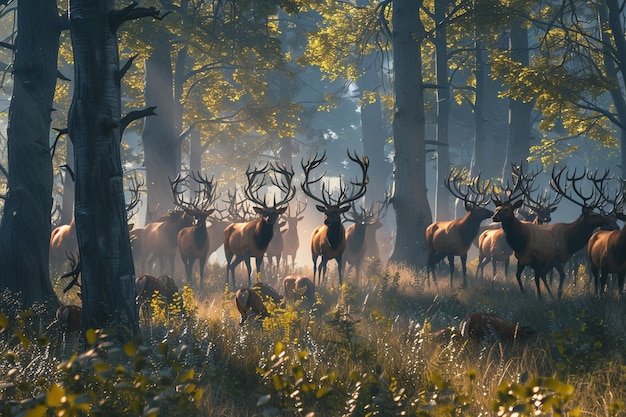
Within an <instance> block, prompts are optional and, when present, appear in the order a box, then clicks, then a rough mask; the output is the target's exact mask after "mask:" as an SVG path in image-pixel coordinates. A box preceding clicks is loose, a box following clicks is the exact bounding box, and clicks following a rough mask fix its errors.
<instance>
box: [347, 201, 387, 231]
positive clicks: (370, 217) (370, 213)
mask: <svg viewBox="0 0 626 417" xmlns="http://www.w3.org/2000/svg"><path fill="white" fill-rule="evenodd" d="M388 207H389V195H388V194H386V195H385V200H384V201H374V202H372V204H371V205H370V206H369V208H366V207H364V206H363V204H361V212H360V213H359V212H358V211H357V210H356V206H355V205H354V204H352V210H350V211H349V212H347V213H345V214H344V217H345V219H346V221H349V222H353V223H361V222H362V223H365V224H370V225H371V224H374V223H376V222H377V221H379V220H380V219H382V218H383V217H385V216H386V215H387V208H388Z"/></svg>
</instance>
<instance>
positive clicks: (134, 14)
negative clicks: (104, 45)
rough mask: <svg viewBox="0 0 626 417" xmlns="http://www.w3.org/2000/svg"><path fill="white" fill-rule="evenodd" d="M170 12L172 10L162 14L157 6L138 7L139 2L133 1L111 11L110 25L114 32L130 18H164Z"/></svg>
mask: <svg viewBox="0 0 626 417" xmlns="http://www.w3.org/2000/svg"><path fill="white" fill-rule="evenodd" d="M168 14H170V12H165V13H163V14H161V11H160V10H157V8H156V7H137V3H136V2H133V3H131V4H130V5H129V6H127V7H124V8H123V9H121V10H114V11H112V12H111V13H109V27H110V29H111V31H112V32H117V30H118V29H119V28H120V26H122V23H124V22H127V21H129V20H135V19H140V18H142V17H152V18H154V19H157V20H162V19H163V18H164V17H165V16H167V15H168Z"/></svg>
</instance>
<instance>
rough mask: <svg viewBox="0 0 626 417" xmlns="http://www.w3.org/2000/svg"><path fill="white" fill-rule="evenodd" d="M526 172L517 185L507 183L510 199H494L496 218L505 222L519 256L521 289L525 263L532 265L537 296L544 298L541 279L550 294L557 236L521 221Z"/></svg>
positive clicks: (517, 181) (516, 253)
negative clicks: (548, 277)
mask: <svg viewBox="0 0 626 417" xmlns="http://www.w3.org/2000/svg"><path fill="white" fill-rule="evenodd" d="M525 180H526V177H525V176H524V175H516V176H515V181H514V186H513V188H511V187H510V186H507V189H506V190H505V193H504V194H505V195H506V196H507V199H506V200H501V199H500V197H498V196H497V195H496V194H495V193H494V195H493V196H492V200H493V202H494V203H495V205H496V209H495V213H494V215H493V220H494V221H495V222H501V223H502V230H504V234H505V236H506V241H507V242H508V243H509V245H510V246H511V249H513V254H514V255H515V257H516V258H517V271H516V273H515V277H516V278H517V283H518V284H519V288H520V291H521V292H524V287H523V286H522V279H521V275H522V271H523V270H524V267H525V266H530V267H531V268H532V269H533V270H534V271H535V285H536V287H537V297H539V298H540V297H541V289H540V287H539V280H540V279H542V280H543V282H544V285H545V286H546V289H547V291H548V293H549V294H550V295H552V292H551V291H550V287H549V286H548V283H547V282H546V273H547V270H548V268H549V267H550V266H551V262H552V260H553V259H554V255H555V253H556V248H555V246H556V243H555V237H554V235H553V233H552V232H551V231H550V230H547V229H545V228H543V226H540V225H536V224H533V223H528V222H524V221H521V220H519V219H518V218H517V217H516V216H515V211H516V210H517V209H519V208H520V207H521V206H522V204H523V200H521V199H520V197H522V196H523V195H524V192H525V191H526V186H525V184H524V181H525Z"/></svg>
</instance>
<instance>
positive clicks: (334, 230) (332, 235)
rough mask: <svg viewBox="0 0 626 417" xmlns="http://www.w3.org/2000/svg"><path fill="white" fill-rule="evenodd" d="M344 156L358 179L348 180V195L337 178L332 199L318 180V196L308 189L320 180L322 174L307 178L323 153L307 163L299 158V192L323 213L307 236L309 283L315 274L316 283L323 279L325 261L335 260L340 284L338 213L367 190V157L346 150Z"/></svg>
mask: <svg viewBox="0 0 626 417" xmlns="http://www.w3.org/2000/svg"><path fill="white" fill-rule="evenodd" d="M348 158H350V160H351V161H353V162H356V163H357V165H358V166H359V168H360V169H361V174H362V175H361V179H360V180H357V181H356V182H351V183H350V187H351V189H350V191H351V193H350V194H348V191H349V190H348V185H347V184H345V183H344V182H343V181H341V180H340V184H339V196H338V197H337V198H336V199H333V198H332V193H331V192H330V191H329V190H328V189H327V185H326V183H324V182H322V190H321V194H322V196H321V197H318V196H317V195H315V194H314V193H313V191H311V185H312V184H315V183H317V182H320V181H321V180H322V178H323V175H322V176H320V177H318V178H317V179H314V180H312V179H311V172H312V171H313V170H314V169H315V168H317V167H319V166H320V165H321V164H322V163H323V162H324V161H325V160H326V153H324V154H323V155H322V156H321V157H320V158H318V157H317V155H316V156H315V158H309V159H308V161H307V162H304V159H303V160H302V169H303V170H304V175H305V179H304V182H302V191H304V194H306V195H307V196H308V197H309V198H310V199H312V200H314V201H317V202H318V203H321V204H318V205H316V206H315V208H317V210H318V211H319V212H321V213H324V218H323V219H324V224H322V225H320V226H317V227H316V228H315V230H314V231H313V234H312V235H311V257H312V258H313V282H314V283H315V278H316V277H317V280H318V281H317V283H318V284H319V283H321V281H322V279H325V278H326V265H327V263H328V261H329V260H331V259H335V260H336V261H337V270H338V275H339V286H341V285H343V275H342V274H343V253H344V251H345V249H346V230H345V228H344V227H343V224H342V223H341V216H342V214H344V213H346V212H347V211H348V210H350V204H351V203H352V202H353V201H356V200H358V199H359V198H361V197H363V196H364V195H365V191H366V189H367V182H368V177H367V169H368V167H369V159H368V158H367V157H366V156H364V157H362V158H361V157H359V156H358V155H356V154H355V155H354V156H352V155H351V154H350V151H348ZM319 257H321V261H320V264H319V266H318V265H317V260H318V258H319Z"/></svg>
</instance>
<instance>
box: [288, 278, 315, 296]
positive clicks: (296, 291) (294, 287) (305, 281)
mask: <svg viewBox="0 0 626 417" xmlns="http://www.w3.org/2000/svg"><path fill="white" fill-rule="evenodd" d="M283 294H285V300H287V301H296V300H299V299H306V300H308V301H315V284H314V283H313V281H311V279H310V278H308V277H293V276H288V277H285V278H284V279H283Z"/></svg>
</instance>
